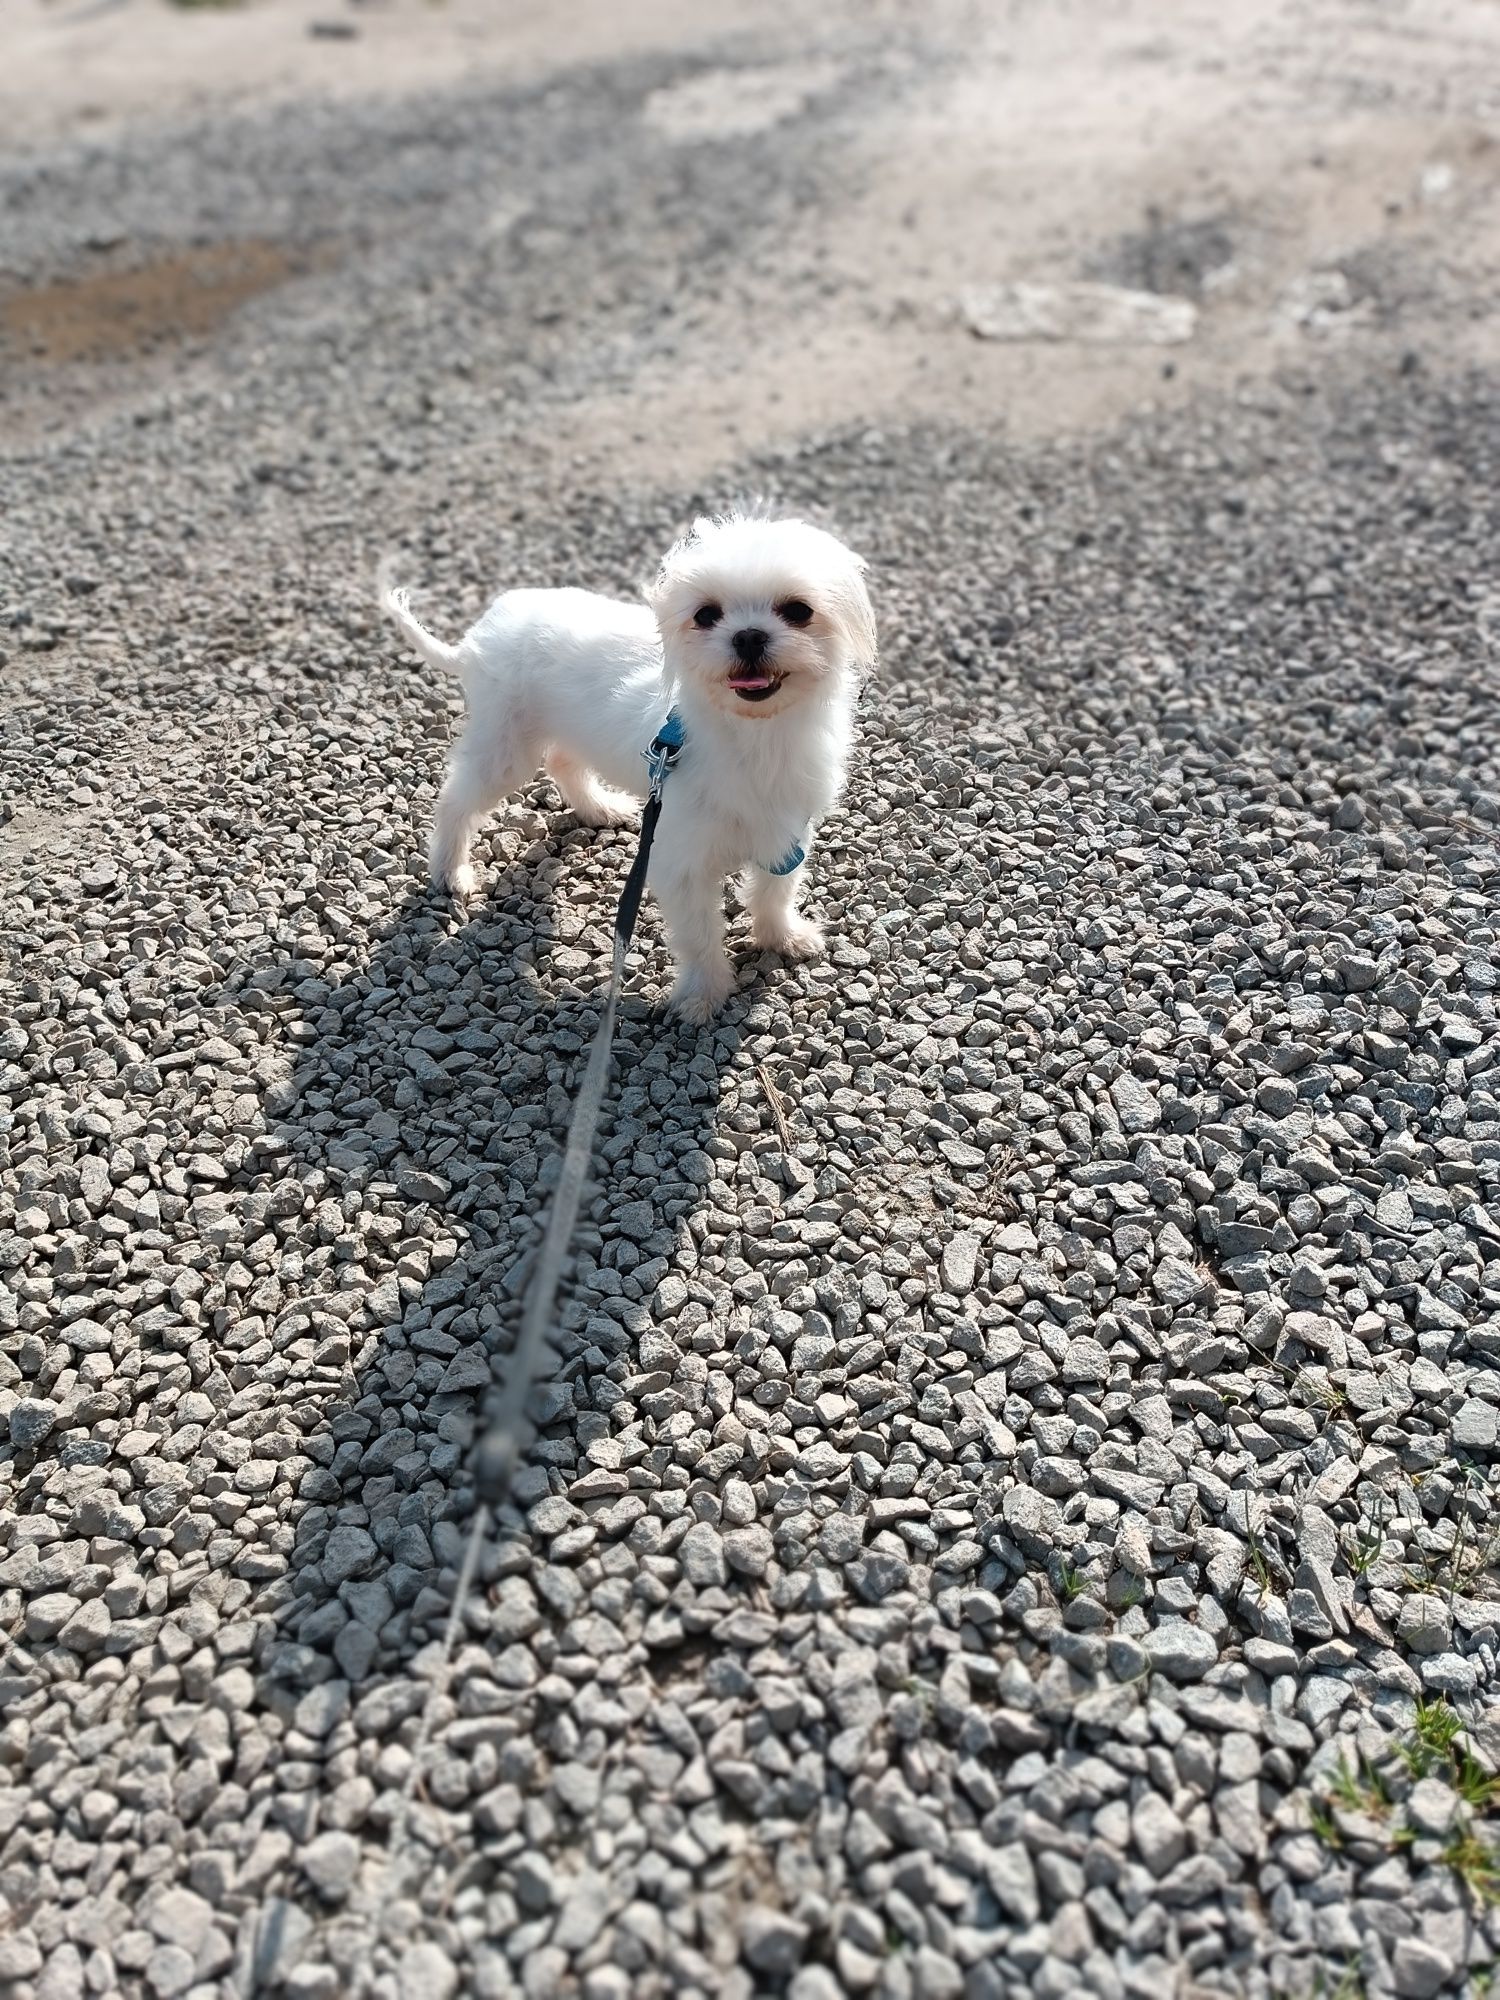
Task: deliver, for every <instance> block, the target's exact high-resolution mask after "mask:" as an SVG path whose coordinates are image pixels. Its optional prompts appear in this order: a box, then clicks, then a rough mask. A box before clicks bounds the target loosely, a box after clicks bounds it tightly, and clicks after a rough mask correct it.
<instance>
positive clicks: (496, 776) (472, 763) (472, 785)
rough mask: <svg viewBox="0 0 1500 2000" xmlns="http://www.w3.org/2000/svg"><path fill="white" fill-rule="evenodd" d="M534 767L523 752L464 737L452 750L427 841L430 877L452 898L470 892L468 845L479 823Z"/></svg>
mask: <svg viewBox="0 0 1500 2000" xmlns="http://www.w3.org/2000/svg"><path fill="white" fill-rule="evenodd" d="M534 768H535V765H534V760H530V759H528V757H527V754H526V753H525V751H523V750H520V749H518V748H516V747H514V746H512V745H510V744H507V743H504V742H501V743H495V742H493V741H489V742H486V743H483V744H480V743H476V742H474V741H473V740H472V738H471V736H464V737H461V738H460V739H459V742H458V743H457V745H456V746H455V748H454V751H453V756H452V759H451V761H450V762H449V765H448V775H447V777H446V778H445V779H444V780H443V789H442V791H441V792H439V794H438V802H437V814H436V817H435V819H434V822H433V828H432V841H431V844H430V846H429V847H428V850H427V858H428V865H429V867H430V869H431V871H432V879H433V883H434V884H435V886H436V887H437V888H439V889H447V890H448V891H449V892H450V894H452V895H454V896H459V897H463V896H469V895H472V894H473V890H474V870H473V869H472V868H471V867H470V866H469V844H470V842H471V841H472V840H473V838H474V835H475V833H476V832H477V831H478V828H479V824H480V822H481V821H482V820H483V819H484V818H485V816H486V815H487V814H488V813H491V812H493V811H494V809H495V807H496V806H497V805H499V803H500V801H501V800H502V799H503V798H506V797H507V796H508V795H509V794H510V793H511V792H514V791H518V790H519V789H520V787H521V786H522V785H523V784H525V782H526V780H527V778H528V777H529V776H530V775H531V772H532V770H533V769H534Z"/></svg>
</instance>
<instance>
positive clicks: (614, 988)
mask: <svg viewBox="0 0 1500 2000" xmlns="http://www.w3.org/2000/svg"><path fill="white" fill-rule="evenodd" d="M682 744H683V727H682V718H681V716H679V715H678V713H677V711H676V709H675V708H674V709H673V710H672V712H671V713H670V714H669V715H668V717H667V719H666V721H665V722H664V723H663V724H662V726H661V729H660V730H659V731H658V733H657V734H656V736H655V737H654V738H653V739H652V742H651V747H650V749H649V750H646V751H644V752H643V753H642V754H643V755H644V757H645V759H646V763H647V765H648V767H649V770H650V778H649V789H648V791H647V796H646V809H645V811H644V812H643V813H642V815H641V842H640V846H639V847H638V848H637V850H636V856H635V860H634V861H633V862H632V863H631V867H630V873H629V875H627V876H626V878H625V887H624V889H623V891H622V892H621V895H620V907H619V910H618V911H617V913H616V916H615V945H614V962H613V964H612V966H611V967H610V974H609V987H608V990H607V991H606V993H605V996H604V1012H603V1013H602V1014H601V1015H600V1017H599V1025H598V1027H597V1028H596V1029H595V1030H594V1039H593V1043H592V1045H591V1046H590V1048H589V1058H588V1063H587V1065H586V1066H585V1068H584V1072H583V1081H582V1083H581V1084H580V1085H579V1087H578V1095H577V1097H576V1098H575V1099H574V1102H573V1116H572V1118H571V1119H570V1120H569V1123H568V1136H567V1140H566V1143H565V1144H564V1146H563V1162H562V1172H561V1173H560V1174H559V1175H558V1179H557V1188H556V1190H555V1192H554V1194H553V1196H552V1210H551V1213H550V1214H549V1216H548V1217H547V1228H546V1232H545V1234H544V1235H543V1237H542V1247H541V1251H540V1253H539V1254H538V1257H537V1262H536V1268H535V1270H534V1271H533V1272H532V1274H531V1282H530V1284H529V1285H528V1286H527V1289H526V1309H525V1311H524V1313H523V1314H522V1316H521V1331H520V1333H519V1334H518V1335H517V1337H516V1344H515V1347H514V1349H513V1351H512V1353H511V1357H510V1367H509V1368H508V1370H507V1371H506V1379H505V1382H504V1385H503V1387H502V1388H501V1389H500V1390H499V1391H498V1393H497V1392H496V1391H494V1390H491V1392H490V1396H489V1407H488V1410H487V1412H486V1415H485V1421H484V1428H483V1430H482V1432H481V1434H480V1438H479V1442H478V1444H477V1446H476V1447H475V1451H474V1459H473V1471H474V1492H475V1503H476V1504H475V1508H474V1519H473V1522H472V1524H471V1525H470V1528H469V1539H468V1541H467V1542H466V1544H465V1545H464V1552H463V1557H462V1560H461V1561H460V1564H459V1571H458V1580H457V1582H456V1584H455V1585H454V1590H453V1603H452V1605H451V1606H450V1608H449V1612H448V1622H447V1626H446V1629H445V1630H444V1633H443V1642H442V1646H441V1649H440V1651H439V1655H438V1662H437V1671H436V1673H435V1674H434V1676H433V1679H432V1681H431V1683H430V1685H429V1687H428V1691H427V1699H426V1701H425V1702H424V1703H423V1705H422V1720H421V1723H420V1725H419V1727H418V1730H417V1738H416V1741H415V1743H414V1744H413V1745H412V1756H411V1763H410V1765H409V1766H408V1767H407V1775H406V1782H405V1784H404V1785H403V1787H402V1790H401V1796H400V1798H399V1800H398V1802H397V1805H396V1810H395V1813H394V1814H393V1816H392V1821H391V1831H390V1840H389V1846H388V1849H387V1856H388V1858H387V1861H386V1865H385V1868H384V1870H383V1871H382V1874H381V1880H380V1886H379V1889H378V1891H377V1892H376V1893H375V1895H374V1896H373V1897H372V1899H371V1903H370V1914H372V1915H378V1912H379V1910H380V1908H382V1907H383V1906H385V1905H387V1904H388V1903H389V1902H390V1901H391V1900H392V1899H393V1898H394V1897H396V1896H398V1895H399V1894H400V1893H401V1887H402V1878H403V1875H404V1873H405V1869H406V1863H407V1857H408V1851H409V1849H410V1847H411V1840H412V1801H413V1797H414V1795H415V1791H416V1787H417V1785H418V1783H419V1782H420V1780H421V1778H422V1777H423V1775H424V1773H425V1766H426V1762H427V1746H428V1743H429V1742H430V1741H431V1737H432V1731H433V1728H434V1725H435V1723H436V1720H437V1714H438V1710H439V1708H440V1706H441V1705H442V1703H443V1702H444V1701H445V1700H446V1699H447V1694H448V1686H449V1682H450V1681H451V1679H452V1674H453V1655H454V1651H455V1650H456V1648H457V1645H458V1639H459V1634H460V1632H461V1631H462V1629H463V1618H464V1610H465V1607H466V1605H467V1604H468V1600H469V1593H470V1591H471V1590H472V1589H473V1587H474V1579H475V1577H476V1576H477V1575H478V1573H479V1562H480V1557H481V1555H482V1554H483V1552H484V1544H485V1538H486V1536H487V1535H488V1533H489V1528H490V1522H491V1520H492V1518H493V1517H494V1515H495V1513H496V1511H497V1510H498V1509H499V1508H500V1507H501V1506H502V1505H503V1504H504V1502H505V1499H506V1497H507V1495H508V1494H509V1492H510V1485H511V1481H512V1480H513V1479H514V1477H515V1474H516V1467H517V1465H518V1464H519V1463H520V1458H521V1446H522V1443H523V1440H524V1438H525V1434H526V1405H527V1403H528V1402H529V1401H530V1398H531V1392H532V1390H533V1388H534V1387H535V1386H536V1383H537V1381H538V1380H539V1379H540V1376H541V1373H542V1369H543V1367H544V1366H545V1364H546V1362H547V1360H548V1359H549V1357H550V1355H551V1352H552V1326H553V1318H554V1313H555V1308H556V1304H557V1287H558V1284H559V1283H560V1281H561V1279H562V1272H563V1265H564V1264H565V1263H566V1261H567V1256H568V1249H569V1246H570V1245H571V1243H572V1241H573V1232H574V1230H575V1229H576V1227H577V1225H578V1211H579V1208H580V1207H581V1206H582V1203H583V1192H584V1189H585V1187H586V1186H587V1185H588V1174H589V1163H590V1161H591V1160H592V1158H593V1153H594V1137H595V1134H596V1133H597V1131H598V1129H599V1114H600V1112H601V1111H602V1110H603V1108H604V1093H605V1090H606V1088H607V1087H608V1083H609V1059H610V1056H611V1055H612V1054H613V1052H614V1040H615V1015H616V1013H617V1011H618V1008H619V1003H620V988H621V986H622V985H623V983H624V978H625V958H626V954H627V952H628V951H629V949H630V941H631V939H632V938H633V937H634V935H635V924H636V918H637V916H638V915H639V914H640V907H641V892H642V891H643V889H644V888H645V886H646V869H647V866H648V864H649V862H650V860H651V844H652V842H653V841H654V839H655V838H656V823H657V821H658V820H659V819H660V818H661V795H662V792H663V790H664V789H665V787H666V782H667V779H668V777H669V776H670V774H671V770H672V766H673V765H674V764H675V763H676V761H677V758H678V755H679V754H680V752H681V750H682ZM271 1956H272V1957H273V1958H274V1950H273V1951H272V1953H271ZM267 1962H269V1961H267ZM263 1976H264V1975H263V1973H262V1972H261V1971H260V1968H259V1966H257V1968H256V1970H255V1971H252V1974H251V1991H252V1993H253V1992H254V1990H255V1988H256V1986H257V1985H258V1984H259V1983H260V1979H261V1978H262V1977H263Z"/></svg>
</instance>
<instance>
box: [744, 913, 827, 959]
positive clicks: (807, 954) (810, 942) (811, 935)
mask: <svg viewBox="0 0 1500 2000" xmlns="http://www.w3.org/2000/svg"><path fill="white" fill-rule="evenodd" d="M755 942H756V943H757V944H758V945H759V946H760V948H761V950H762V951H774V952H779V953H780V954H781V956H782V957H783V958H802V959H806V958H821V957H822V956H823V954H824V952H825V951H826V950H827V949H828V946H827V943H826V941H825V939H824V937H823V933H822V931H821V929H820V928H819V927H818V925H817V924H814V923H810V922H809V921H808V919H807V918H806V917H788V918H787V919H786V921H785V922H784V923H779V924H762V925H760V926H759V928H758V929H757V930H756V933H755Z"/></svg>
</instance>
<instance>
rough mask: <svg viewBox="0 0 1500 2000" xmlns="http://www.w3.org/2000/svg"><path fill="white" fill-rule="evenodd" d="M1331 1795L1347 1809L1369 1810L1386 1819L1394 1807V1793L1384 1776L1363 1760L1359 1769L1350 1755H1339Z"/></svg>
mask: <svg viewBox="0 0 1500 2000" xmlns="http://www.w3.org/2000/svg"><path fill="white" fill-rule="evenodd" d="M1328 1796H1329V1798H1331V1799H1332V1800H1333V1801H1334V1803H1335V1804H1336V1805H1341V1806H1343V1807H1344V1808H1345V1809H1346V1810H1347V1811H1349V1812H1356V1813H1365V1814H1367V1815H1369V1816H1370V1817H1371V1818H1374V1819H1383V1818H1384V1817H1385V1815H1386V1814H1387V1813H1388V1812H1389V1811H1390V1809H1391V1794H1390V1790H1389V1787H1388V1786H1387V1785H1386V1782H1385V1780H1384V1778H1382V1777H1381V1775H1380V1773H1379V1772H1378V1771H1376V1770H1373V1769H1372V1768H1371V1766H1370V1765H1369V1764H1367V1763H1365V1762H1364V1761H1363V1760H1361V1763H1360V1768H1359V1770H1358V1771H1356V1770H1354V1769H1353V1768H1352V1767H1351V1765H1350V1763H1349V1760H1348V1759H1347V1758H1346V1757H1340V1758H1339V1767H1338V1771H1337V1773H1336V1774H1335V1776H1334V1779H1333V1782H1332V1783H1331V1784H1330V1785H1329V1787H1328Z"/></svg>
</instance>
